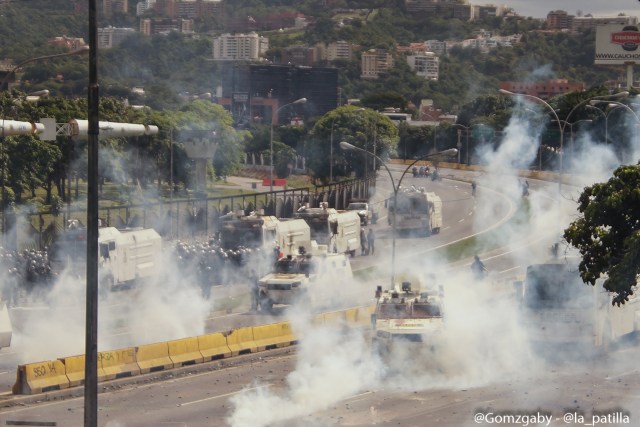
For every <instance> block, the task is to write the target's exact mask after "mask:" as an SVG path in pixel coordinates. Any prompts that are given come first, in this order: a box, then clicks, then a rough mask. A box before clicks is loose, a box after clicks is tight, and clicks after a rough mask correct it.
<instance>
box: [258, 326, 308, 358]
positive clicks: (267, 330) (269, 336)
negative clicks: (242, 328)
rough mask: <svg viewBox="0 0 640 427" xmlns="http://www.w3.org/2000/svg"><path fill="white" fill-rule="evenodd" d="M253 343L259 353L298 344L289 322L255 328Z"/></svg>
mask: <svg viewBox="0 0 640 427" xmlns="http://www.w3.org/2000/svg"><path fill="white" fill-rule="evenodd" d="M253 342H255V344H256V349H257V351H264V350H271V349H274V348H280V347H287V346H290V345H292V344H295V343H296V342H297V338H296V337H295V336H294V335H293V332H292V331H291V325H290V324H289V322H280V323H274V324H271V325H261V326H254V327H253Z"/></svg>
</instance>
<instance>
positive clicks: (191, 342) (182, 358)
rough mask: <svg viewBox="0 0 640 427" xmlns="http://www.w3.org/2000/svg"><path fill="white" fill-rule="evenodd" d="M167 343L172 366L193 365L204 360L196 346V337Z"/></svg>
mask: <svg viewBox="0 0 640 427" xmlns="http://www.w3.org/2000/svg"><path fill="white" fill-rule="evenodd" d="M167 345H168V347H169V358H171V361H172V362H173V366H174V367H176V368H179V367H180V366H187V365H195V364H196V363H202V362H203V361H204V357H203V356H202V353H200V347H199V346H198V337H193V338H183V339H180V340H174V341H169V342H168V343H167Z"/></svg>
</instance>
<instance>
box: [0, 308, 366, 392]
mask: <svg viewBox="0 0 640 427" xmlns="http://www.w3.org/2000/svg"><path fill="white" fill-rule="evenodd" d="M373 309H374V307H373V306H362V307H354V308H349V309H345V310H338V311H334V312H329V313H322V314H318V315H317V316H316V317H315V318H314V319H313V324H316V325H318V324H339V325H341V324H345V325H350V326H367V325H369V322H370V319H371V314H372V313H373ZM299 339H300V337H299V336H298V335H297V334H296V333H295V332H294V330H293V328H292V326H291V324H290V322H279V323H272V324H268V325H259V326H251V327H246V328H239V329H234V330H231V331H228V332H214V333H210V334H205V335H200V336H196V337H190V338H183V339H178V340H172V341H163V342H158V343H152V344H146V345H141V346H137V347H128V348H121V349H118V350H110V351H104V352H99V353H98V382H105V381H109V380H114V379H118V378H124V377H132V376H136V375H141V374H145V373H150V372H158V371H165V370H169V369H173V368H180V367H182V366H188V365H195V364H199V363H206V362H210V361H212V360H217V359H224V358H229V357H234V356H238V355H241V354H249V353H256V352H261V351H266V350H272V349H275V348H281V347H287V346H291V345H295V344H297V343H298V341H299ZM84 364H85V356H84V355H77V356H69V357H63V358H59V359H55V360H46V361H42V362H36V363H29V364H25V365H19V366H18V369H17V373H16V382H15V384H14V385H13V387H12V392H13V394H14V395H32V394H39V393H46V392H49V391H54V390H63V389H67V388H71V387H78V386H81V385H83V384H84V376H85V375H84Z"/></svg>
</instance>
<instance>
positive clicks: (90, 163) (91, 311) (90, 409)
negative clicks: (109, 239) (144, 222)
mask: <svg viewBox="0 0 640 427" xmlns="http://www.w3.org/2000/svg"><path fill="white" fill-rule="evenodd" d="M96 3H97V2H96V0H89V86H88V88H87V89H88V91H87V92H88V93H87V104H88V124H87V126H88V135H87V136H88V147H87V268H86V270H87V273H86V274H87V276H86V282H87V284H86V286H87V289H86V294H87V297H86V311H85V316H86V327H85V352H84V357H85V364H84V378H85V382H84V427H97V426H98V234H99V231H98V136H99V132H100V116H99V106H100V98H99V96H100V91H99V89H100V86H99V85H98V13H97V5H96Z"/></svg>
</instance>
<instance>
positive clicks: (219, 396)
mask: <svg viewBox="0 0 640 427" xmlns="http://www.w3.org/2000/svg"><path fill="white" fill-rule="evenodd" d="M270 386H271V384H267V385H263V386H260V387H253V388H245V389H242V390H238V391H234V392H231V393H225V394H219V395H217V396H211V397H207V398H205V399H199V400H194V401H192V402H185V403H181V404H180V405H178V406H189V405H195V404H196V403H202V402H207V401H209V400H214V399H220V398H223V397H229V396H233V395H236V394H241V393H246V392H248V391H253V390H260V389H263V388H268V387H270Z"/></svg>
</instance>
